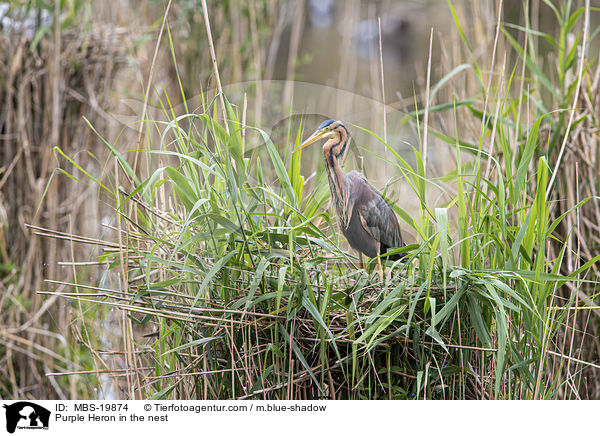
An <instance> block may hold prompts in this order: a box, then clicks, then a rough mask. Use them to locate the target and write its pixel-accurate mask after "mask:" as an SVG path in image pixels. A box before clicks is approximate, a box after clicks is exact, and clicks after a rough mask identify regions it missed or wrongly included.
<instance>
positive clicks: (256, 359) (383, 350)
mask: <svg viewBox="0 0 600 436" xmlns="http://www.w3.org/2000/svg"><path fill="white" fill-rule="evenodd" d="M451 11H452V12H453V13H454V15H455V17H457V14H456V11H455V10H454V8H453V7H452V6H451ZM588 12H589V11H588ZM579 15H581V14H579ZM567 21H568V22H570V21H569V20H567ZM456 24H457V26H458V27H459V31H460V34H461V35H463V38H464V42H465V43H466V45H467V47H468V41H467V39H466V36H465V34H464V32H463V31H462V28H461V22H460V20H459V19H458V18H456ZM498 35H499V34H498ZM585 39H586V38H583V37H582V39H581V40H585ZM494 47H495V46H494ZM494 50H495V48H494ZM584 53H585V52H584V51H582V54H581V56H583V54H584ZM471 61H472V63H471V64H470V65H468V68H455V69H453V70H452V71H451V72H450V73H448V74H447V75H446V76H445V77H444V78H443V79H442V80H441V81H440V84H439V86H436V87H434V88H433V90H434V92H432V97H431V99H430V100H429V101H425V102H424V104H417V105H416V107H415V108H414V111H412V112H411V113H410V114H409V116H408V117H407V119H412V120H413V122H414V123H415V125H416V127H417V131H418V132H419V134H420V136H419V141H418V144H419V145H418V146H414V147H413V149H412V150H413V153H414V156H415V162H416V164H415V165H414V166H413V165H410V164H409V163H408V162H407V160H406V159H405V158H404V157H403V156H401V155H399V154H398V153H397V152H396V151H395V148H394V147H393V146H392V144H388V143H386V142H385V141H384V140H382V139H381V137H380V136H379V135H378V134H377V133H376V132H369V133H371V139H372V141H380V142H381V143H383V145H384V146H385V147H386V148H387V149H388V150H389V152H390V153H389V156H391V158H389V159H387V160H385V159H383V158H382V162H384V163H385V164H386V165H390V166H391V167H394V168H396V169H397V171H398V172H399V173H401V174H402V175H403V178H404V181H403V183H407V184H409V185H410V187H411V188H412V191H413V193H414V195H415V196H416V198H417V199H418V202H419V203H418V204H419V207H418V210H417V211H405V210H403V209H401V208H400V207H398V206H395V210H396V212H397V213H398V215H399V216H400V217H401V220H402V226H403V227H404V228H406V227H410V228H411V230H412V232H413V233H414V234H416V235H417V238H416V241H414V243H412V244H411V245H409V246H408V247H407V248H403V249H402V250H403V251H406V252H407V256H406V257H405V258H404V259H403V260H400V261H396V262H394V263H392V262H388V265H387V268H386V272H385V277H384V279H383V280H380V279H379V277H378V275H377V272H376V262H374V261H371V262H369V263H368V264H367V267H366V271H362V270H358V269H357V268H356V266H355V263H356V262H355V258H354V257H353V256H352V255H350V254H348V253H346V252H344V251H343V250H341V249H340V248H339V243H338V242H339V241H338V239H337V236H336V235H338V234H339V232H336V230H335V229H336V223H335V218H334V217H332V216H330V215H329V213H328V212H327V210H326V208H325V205H326V203H327V200H328V196H329V191H328V187H327V184H326V179H325V178H324V177H323V176H318V177H317V181H316V183H315V186H316V187H315V188H314V189H312V190H310V191H309V190H308V189H306V186H305V181H304V179H303V177H302V176H301V175H300V170H299V165H300V159H301V155H300V153H296V154H294V155H291V150H292V149H294V148H295V146H297V145H298V144H299V143H300V142H301V140H302V138H303V137H304V136H305V135H303V129H302V125H300V126H292V125H291V124H290V126H289V127H288V135H287V141H286V142H285V144H282V145H279V146H276V145H275V144H274V143H273V142H272V141H271V138H270V137H269V135H268V134H267V133H265V132H264V131H263V130H261V129H259V128H255V127H244V126H243V124H242V122H241V120H240V118H241V117H240V114H239V111H238V109H237V108H236V107H235V106H233V105H231V104H230V103H229V102H228V101H227V100H226V99H225V96H223V95H222V94H221V95H218V96H215V100H214V102H210V103H209V102H207V103H204V104H203V106H202V108H201V109H199V110H198V111H197V112H191V111H186V113H184V114H177V113H175V111H174V109H173V108H172V107H171V105H170V104H169V100H168V99H167V98H165V99H164V100H163V101H162V102H161V103H162V104H163V107H164V109H165V114H166V115H167V118H168V121H166V122H150V121H148V122H147V126H148V131H149V132H151V131H153V132H155V133H156V135H155V136H156V137H157V138H159V139H158V142H157V143H151V144H148V147H147V149H145V150H141V156H142V157H143V158H144V159H145V163H146V165H144V167H146V168H148V169H149V170H148V172H147V174H146V175H145V176H143V177H142V176H140V175H139V174H138V173H136V172H134V171H133V168H132V165H131V163H130V162H129V161H128V160H127V158H126V156H125V155H123V154H120V153H119V152H117V151H116V149H115V148H114V147H113V146H112V145H111V144H109V143H108V142H106V141H105V144H106V146H107V147H108V148H109V150H110V151H111V153H112V156H113V157H112V159H113V163H114V165H109V166H107V168H110V167H113V168H114V170H108V169H107V171H108V172H109V173H108V175H109V176H110V177H107V178H105V179H108V180H109V181H107V182H102V181H100V180H99V179H97V178H93V177H92V176H91V175H89V174H88V173H86V171H85V169H84V168H83V167H81V165H79V164H78V162H77V160H76V159H73V158H72V157H70V156H68V155H67V154H64V153H62V152H61V150H60V149H56V153H57V156H58V157H59V160H60V162H61V163H62V166H63V167H62V168H61V171H62V172H63V173H64V174H67V175H69V176H70V177H72V178H76V179H78V180H83V179H87V180H86V181H87V182H89V181H91V182H93V183H97V184H98V185H99V186H100V191H101V192H102V199H103V201H106V202H112V204H113V207H114V211H115V215H116V216H117V220H116V222H115V223H114V224H113V225H112V230H113V231H114V235H115V236H114V238H113V240H110V241H109V240H101V241H98V242H97V243H98V246H99V248H100V249H101V250H102V253H101V255H100V256H99V257H100V259H99V260H100V266H102V267H104V268H106V270H105V271H104V273H103V279H102V280H101V281H100V283H81V282H77V281H74V282H73V283H70V284H69V283H62V285H63V286H71V287H72V290H71V291H69V292H64V291H63V292H60V293H58V294H59V295H61V296H64V297H66V298H73V299H75V300H78V301H79V302H83V303H84V304H86V305H87V304H92V303H96V304H98V305H99V306H98V307H102V306H106V307H115V308H118V309H120V311H121V312H120V313H122V314H124V315H126V316H123V317H122V319H121V326H122V331H123V339H124V341H123V342H124V349H123V350H120V352H121V353H122V355H123V362H122V363H121V364H122V369H124V373H123V372H122V371H119V370H120V369H121V368H119V367H115V365H113V366H111V365H109V364H108V363H107V359H106V357H105V355H104V354H102V353H101V352H98V350H99V349H100V348H101V346H102V344H101V343H100V338H99V337H96V336H94V335H90V336H89V338H88V339H89V341H88V342H87V345H88V346H89V348H90V351H91V352H93V353H94V367H93V368H90V369H100V368H101V369H102V370H106V371H107V372H108V373H109V374H111V375H112V376H113V377H114V379H115V384H116V385H118V386H119V387H120V388H122V389H123V391H122V394H121V395H122V396H123V397H127V398H156V399H162V398H173V399H187V398H190V399H191V398H194V399H233V398H236V399H244V398H253V399H307V398H322V399H325V398H329V399H413V398H414V399H420V398H431V399H471V398H472V399H494V398H502V399H525V398H533V399H542V398H567V397H569V396H571V395H575V396H578V397H582V396H585V395H586V394H585V393H584V392H583V391H582V390H581V385H580V379H578V378H577V374H578V372H579V371H581V367H582V366H585V367H588V366H591V367H594V365H595V364H594V363H593V362H586V361H584V360H582V359H580V358H578V357H576V356H575V355H574V352H573V347H569V345H570V344H569V342H568V341H565V340H563V339H562V338H564V332H565V331H566V330H565V329H566V328H567V329H568V327H569V324H568V323H569V319H570V318H569V316H568V315H569V312H570V309H572V308H574V309H579V308H580V306H579V305H578V303H579V301H578V297H577V295H578V294H577V293H572V292H571V293H569V292H565V288H567V289H570V288H569V286H573V287H576V288H578V287H580V286H581V285H582V284H587V285H590V284H591V285H593V284H594V283H595V281H596V279H595V278H594V277H593V276H592V275H591V271H592V270H591V268H592V267H593V265H594V264H595V262H596V261H597V260H598V256H596V257H590V258H589V259H586V260H585V261H583V262H580V263H579V264H578V265H577V266H576V268H573V269H572V270H565V269H564V268H563V266H564V263H565V259H567V258H568V257H569V256H571V255H572V254H573V247H572V245H570V243H569V241H568V240H567V239H566V238H563V237H560V236H558V235H557V234H556V230H557V229H558V228H559V227H560V226H564V225H565V221H566V220H568V219H569V217H571V216H572V215H576V214H577V213H578V211H579V209H580V207H581V205H582V204H584V203H585V202H586V201H589V199H588V198H580V199H579V201H578V202H577V203H576V204H574V205H573V206H572V207H571V208H570V209H569V210H567V211H565V213H562V214H560V215H558V216H557V215H556V214H554V213H553V210H554V207H555V201H554V199H553V198H552V196H551V195H549V194H548V193H553V192H554V189H555V188H554V185H553V184H552V183H551V180H552V179H553V175H554V174H555V172H554V169H553V167H552V164H551V159H552V156H551V155H549V154H548V153H544V152H543V149H542V148H541V147H540V144H541V143H543V142H544V138H545V136H544V135H543V134H542V131H543V129H542V127H543V126H544V125H545V124H544V123H546V122H547V121H548V120H549V119H551V118H552V119H553V116H554V115H553V114H554V113H553V112H551V111H549V112H546V113H542V114H540V115H539V116H537V117H535V118H534V119H532V120H531V121H527V120H525V121H523V120H521V116H520V114H522V113H524V110H522V107H521V105H523V104H525V103H524V102H527V101H528V99H529V98H531V97H530V95H529V91H527V93H525V94H518V91H517V90H521V91H522V88H521V87H520V84H519V81H521V80H525V78H524V77H519V76H518V75H517V74H515V69H512V71H511V72H510V73H509V74H507V75H505V76H504V79H500V83H499V84H497V83H496V82H495V78H497V77H498V76H497V75H496V71H497V70H494V68H496V67H497V66H496V65H495V64H493V63H492V68H490V73H489V74H492V76H491V78H490V79H489V80H486V77H485V75H484V73H483V72H482V68H480V67H479V65H478V64H477V60H476V59H475V58H474V57H472V58H471ZM502 72H503V71H502ZM459 73H460V74H471V75H472V76H470V78H473V79H474V80H475V81H476V82H477V83H478V84H479V86H480V89H479V94H478V95H476V96H475V97H473V96H471V97H470V98H469V99H458V98H454V99H453V101H451V102H450V103H448V102H446V103H445V104H443V105H440V106H436V105H434V104H433V103H432V102H433V96H434V94H435V91H436V90H438V89H440V88H441V87H443V86H444V84H447V83H450V82H451V81H452V80H454V78H455V77H456V76H457V75H458V74H459ZM578 74H579V77H580V78H581V74H582V72H581V70H579V73H578ZM515 95H516V97H515ZM217 98H223V105H224V106H225V116H224V117H223V116H221V117H219V116H218V115H217V113H219V115H221V105H220V104H216V102H217ZM182 99H183V101H185V96H184V95H182ZM203 101H204V100H203ZM421 106H422V107H421ZM448 108H450V109H449V110H448ZM490 108H493V109H492V110H490ZM434 113H435V114H437V113H447V114H448V117H449V119H451V120H452V122H453V124H455V132H459V131H461V130H463V131H465V130H464V129H461V123H462V122H463V121H461V118H462V117H470V118H472V119H473V118H474V119H475V120H477V122H478V126H479V131H478V136H477V138H478V139H477V140H475V141H469V140H468V139H465V138H462V137H460V136H459V135H458V133H456V134H455V135H451V134H448V133H447V132H442V131H440V130H439V129H436V128H435V127H433V126H431V125H429V123H428V121H427V120H428V117H429V115H430V114H434ZM559 122H560V121H559ZM310 127H312V126H310ZM354 128H356V129H358V128H360V127H359V126H355V127H354ZM426 133H429V134H430V137H431V136H435V137H437V138H441V139H443V140H445V141H446V142H447V143H448V144H449V145H450V146H451V147H452V148H451V149H452V153H453V155H454V156H455V157H456V162H457V165H456V170H454V171H452V172H450V173H448V174H446V175H445V176H443V177H439V178H435V179H434V178H430V177H428V174H427V167H426V165H425V163H424V162H425V161H426V153H427V134H426ZM151 137H153V135H150V134H149V135H148V138H151ZM421 138H422V139H421ZM250 143H251V144H252V145H253V146H252V147H251V148H250V147H248V144H250ZM248 150H250V151H248ZM432 190H439V191H441V192H443V194H444V196H443V198H445V199H447V200H444V202H443V203H442V204H438V205H435V206H433V205H432V204H433V202H432V200H431V194H430V193H431V192H432ZM88 242H89V241H88ZM411 242H412V241H411ZM111 274H112V275H113V276H116V277H117V278H118V279H117V280H116V283H114V284H113V285H110V286H109V285H108V283H109V281H108V280H105V279H104V278H105V277H108V276H109V275H111ZM50 293H57V292H52V291H50ZM86 307H87V306H86ZM90 307H95V306H90ZM106 316H108V315H106ZM82 320H83V322H84V324H85V323H89V321H87V320H86V319H85V318H82ZM88 327H89V328H92V327H93V326H92V325H89V326H88ZM105 351H106V350H104V352H105ZM596 366H597V365H596ZM120 374H125V377H120V378H118V379H117V377H116V376H117V375H120ZM76 375H78V376H82V374H76ZM578 380H579V381H578ZM90 381H91V380H90Z"/></svg>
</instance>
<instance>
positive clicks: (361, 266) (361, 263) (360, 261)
mask: <svg viewBox="0 0 600 436" xmlns="http://www.w3.org/2000/svg"><path fill="white" fill-rule="evenodd" d="M357 253H358V269H365V266H364V265H363V258H362V253H361V252H360V251H357Z"/></svg>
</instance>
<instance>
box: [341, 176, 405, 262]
mask: <svg viewBox="0 0 600 436" xmlns="http://www.w3.org/2000/svg"><path fill="white" fill-rule="evenodd" d="M348 178H349V181H351V183H349V184H348V185H349V186H351V187H352V188H351V189H352V192H351V193H350V194H351V195H349V197H350V198H352V199H353V203H354V204H353V207H354V208H356V212H357V214H358V216H359V218H360V222H361V224H362V226H363V228H364V229H365V231H366V232H367V233H368V234H369V235H371V236H372V237H373V239H375V240H376V241H378V242H379V243H380V244H381V245H382V247H381V252H382V253H384V252H385V251H386V249H387V248H398V247H402V246H403V245H404V243H403V242H402V236H401V234H400V225H399V224H398V219H397V218H396V214H395V213H394V211H393V209H392V208H391V206H390V205H389V204H388V202H387V201H386V200H385V199H384V198H383V196H382V195H381V194H380V193H379V192H377V190H376V189H375V188H374V187H373V186H371V184H370V183H369V182H368V181H367V179H366V178H365V177H364V175H362V174H361V173H359V172H357V171H352V172H350V173H349V174H348Z"/></svg>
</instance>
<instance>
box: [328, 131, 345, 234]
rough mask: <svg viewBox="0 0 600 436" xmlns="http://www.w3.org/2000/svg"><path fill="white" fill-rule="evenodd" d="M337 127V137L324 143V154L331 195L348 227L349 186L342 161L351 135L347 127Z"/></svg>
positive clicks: (339, 214)
mask: <svg viewBox="0 0 600 436" xmlns="http://www.w3.org/2000/svg"><path fill="white" fill-rule="evenodd" d="M340 127H341V128H339V127H338V129H336V133H338V135H337V138H332V139H330V140H329V141H327V142H326V143H325V145H323V155H324V157H325V167H326V169H327V179H328V180H329V189H330V190H331V197H332V200H333V202H334V203H335V208H336V211H337V214H338V216H339V217H340V220H341V223H342V225H343V226H344V227H345V228H346V227H347V226H348V223H349V218H350V217H349V216H347V210H348V192H347V190H348V187H347V186H346V185H347V183H346V180H345V175H344V172H343V171H342V167H341V163H342V162H343V160H344V157H345V155H346V148H347V146H348V140H349V137H350V135H349V134H348V131H347V130H346V128H345V127H344V126H343V125H341V126H340Z"/></svg>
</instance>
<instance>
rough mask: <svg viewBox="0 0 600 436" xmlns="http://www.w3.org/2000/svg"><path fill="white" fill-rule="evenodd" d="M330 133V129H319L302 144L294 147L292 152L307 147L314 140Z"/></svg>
mask: <svg viewBox="0 0 600 436" xmlns="http://www.w3.org/2000/svg"><path fill="white" fill-rule="evenodd" d="M328 133H329V130H317V131H316V132H315V133H313V134H312V135H310V136H309V137H308V139H307V140H306V141H304V142H303V143H302V144H300V145H299V146H298V147H296V148H295V149H294V151H293V152H292V153H296V152H297V151H298V150H300V149H302V148H304V147H306V146H307V145H310V144H312V143H313V142H316V141H318V140H319V139H321V138H324V137H325V136H327V134H328Z"/></svg>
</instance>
